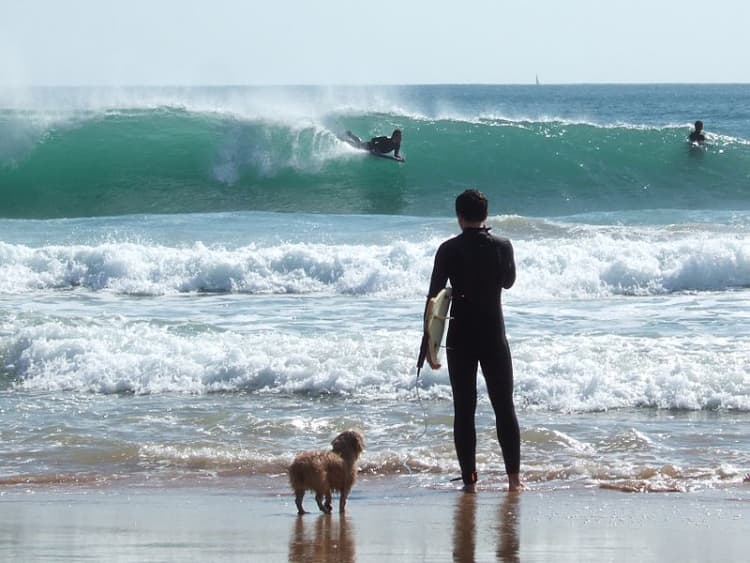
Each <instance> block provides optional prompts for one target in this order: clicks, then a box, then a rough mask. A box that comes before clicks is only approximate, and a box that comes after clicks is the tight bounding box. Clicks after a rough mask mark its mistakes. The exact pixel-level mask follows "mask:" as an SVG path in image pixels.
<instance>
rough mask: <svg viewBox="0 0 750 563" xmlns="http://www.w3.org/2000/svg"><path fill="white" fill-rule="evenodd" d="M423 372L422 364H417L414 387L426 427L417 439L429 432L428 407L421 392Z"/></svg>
mask: <svg viewBox="0 0 750 563" xmlns="http://www.w3.org/2000/svg"><path fill="white" fill-rule="evenodd" d="M421 372H422V368H421V366H417V380H416V381H415V382H414V388H415V389H416V391H417V402H418V403H419V408H421V409H422V420H423V421H424V428H422V433H421V434H420V435H419V436H416V438H415V439H417V440H419V439H420V438H423V437H424V436H425V435H426V434H427V409H426V408H425V406H424V403H423V402H422V396H421V395H420V394H419V376H420V374H421Z"/></svg>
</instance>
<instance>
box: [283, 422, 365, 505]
mask: <svg viewBox="0 0 750 563" xmlns="http://www.w3.org/2000/svg"><path fill="white" fill-rule="evenodd" d="M331 446H333V450H332V451H330V452H323V451H316V452H304V453H301V454H299V455H298V456H297V457H296V458H295V459H294V461H293V462H292V465H290V466H289V483H290V484H291V485H292V489H294V495H295V499H294V502H295V503H296V505H297V511H298V512H299V514H305V510H304V509H303V508H302V499H303V498H304V496H305V491H307V490H310V491H315V500H316V501H317V503H318V508H320V510H321V511H322V512H324V513H326V514H329V513H330V512H331V510H332V505H331V492H332V491H340V492H341V498H340V500H339V512H342V513H343V512H344V510H345V507H346V498H347V497H348V496H349V491H350V490H351V488H352V485H354V480H355V479H356V478H357V469H356V467H355V464H356V462H357V458H359V454H361V453H362V450H364V449H365V439H364V438H363V437H362V434H360V433H359V432H356V431H354V430H347V431H346V432H342V433H341V434H339V435H338V436H336V439H335V440H334V441H333V442H331ZM324 497H325V503H323V498H324Z"/></svg>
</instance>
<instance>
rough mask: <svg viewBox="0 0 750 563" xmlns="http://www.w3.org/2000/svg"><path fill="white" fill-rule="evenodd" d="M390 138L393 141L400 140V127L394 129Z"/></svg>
mask: <svg viewBox="0 0 750 563" xmlns="http://www.w3.org/2000/svg"><path fill="white" fill-rule="evenodd" d="M391 139H392V140H394V141H401V129H394V130H393V134H392V135H391Z"/></svg>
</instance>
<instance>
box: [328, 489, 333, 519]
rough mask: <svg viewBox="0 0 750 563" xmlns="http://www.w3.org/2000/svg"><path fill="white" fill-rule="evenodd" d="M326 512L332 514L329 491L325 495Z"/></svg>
mask: <svg viewBox="0 0 750 563" xmlns="http://www.w3.org/2000/svg"><path fill="white" fill-rule="evenodd" d="M326 512H327V513H328V514H330V513H331V512H333V504H332V503H331V491H330V490H329V491H328V493H326Z"/></svg>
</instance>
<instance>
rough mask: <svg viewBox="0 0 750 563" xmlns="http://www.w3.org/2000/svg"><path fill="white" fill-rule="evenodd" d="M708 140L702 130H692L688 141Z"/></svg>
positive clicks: (699, 141)
mask: <svg viewBox="0 0 750 563" xmlns="http://www.w3.org/2000/svg"><path fill="white" fill-rule="evenodd" d="M705 140H706V136H705V135H704V134H703V133H702V132H701V131H691V132H690V135H688V141H690V142H691V143H702V142H704V141H705Z"/></svg>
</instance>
